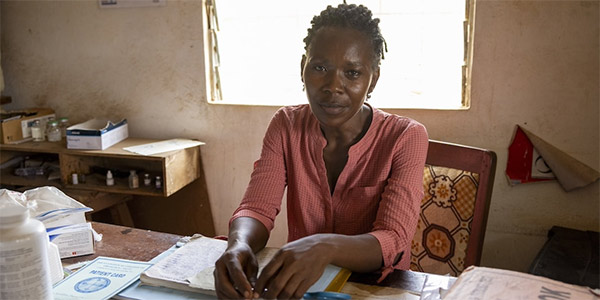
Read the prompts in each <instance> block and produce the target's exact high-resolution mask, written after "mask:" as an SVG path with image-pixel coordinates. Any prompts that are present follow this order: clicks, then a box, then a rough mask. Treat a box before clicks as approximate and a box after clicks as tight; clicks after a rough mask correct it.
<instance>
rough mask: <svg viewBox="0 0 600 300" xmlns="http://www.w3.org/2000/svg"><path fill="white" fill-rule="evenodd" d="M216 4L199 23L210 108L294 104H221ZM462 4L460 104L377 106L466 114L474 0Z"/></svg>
mask: <svg viewBox="0 0 600 300" xmlns="http://www.w3.org/2000/svg"><path fill="white" fill-rule="evenodd" d="M215 1H216V0H202V10H203V14H202V17H203V18H202V19H203V21H202V23H203V28H202V31H203V46H204V47H203V51H204V52H203V55H204V65H205V68H204V69H205V92H206V101H207V102H208V103H209V104H216V105H242V106H276V107H281V106H285V105H290V104H294V103H283V102H278V103H273V102H264V103H247V102H241V101H235V100H230V99H228V100H224V99H223V93H222V89H221V82H220V70H219V67H220V57H219V53H218V38H217V32H218V30H219V24H218V18H217V17H216V16H217V10H216V9H217V8H216V3H215ZM464 1H465V19H464V21H463V32H464V35H463V36H464V41H463V42H464V58H463V65H462V86H461V101H460V106H457V107H406V106H405V105H398V106H388V105H376V107H378V108H382V109H403V110H468V109H470V107H471V90H472V85H471V78H472V65H473V50H474V41H473V40H474V24H475V11H476V10H475V7H476V0H464Z"/></svg>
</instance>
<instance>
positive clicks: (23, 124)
mask: <svg viewBox="0 0 600 300" xmlns="http://www.w3.org/2000/svg"><path fill="white" fill-rule="evenodd" d="M50 118H55V115H54V110H52V109H50V108H30V109H24V110H18V111H11V112H8V113H6V115H5V114H4V113H3V116H2V126H1V127H0V135H1V136H2V143H3V144H18V143H22V142H26V141H29V140H31V139H32V137H31V126H32V125H33V122H34V121H36V120H40V122H41V123H42V124H43V125H44V127H45V125H46V123H47V122H48V120H50Z"/></svg>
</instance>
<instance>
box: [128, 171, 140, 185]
mask: <svg viewBox="0 0 600 300" xmlns="http://www.w3.org/2000/svg"><path fill="white" fill-rule="evenodd" d="M139 187H140V179H139V177H138V175H137V173H136V172H135V170H131V171H129V188H130V189H137V188H139Z"/></svg>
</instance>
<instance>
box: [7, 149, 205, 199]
mask: <svg viewBox="0 0 600 300" xmlns="http://www.w3.org/2000/svg"><path fill="white" fill-rule="evenodd" d="M157 141H158V140H152V139H138V138H129V139H126V140H124V141H122V142H120V143H118V144H116V145H114V146H112V147H110V148H108V149H106V150H75V149H67V148H66V146H65V142H64V141H61V142H25V143H22V144H14V145H9V144H2V145H0V154H2V156H4V157H3V158H2V161H6V160H7V157H8V156H10V157H14V156H15V155H32V154H36V153H38V154H44V153H45V154H54V155H57V157H58V161H59V164H60V177H61V178H60V181H56V180H48V179H46V177H45V176H32V177H20V176H15V175H13V171H12V170H2V172H1V175H2V177H1V178H0V183H1V184H6V185H19V186H30V187H38V186H44V185H53V186H57V187H59V188H60V187H63V188H68V189H74V190H91V191H99V192H106V193H119V194H130V195H146V196H163V197H168V196H170V195H172V194H174V193H175V192H177V191H178V190H180V189H181V188H183V187H184V186H186V185H188V184H189V183H191V182H192V181H194V180H196V179H197V178H199V177H200V173H201V170H200V146H196V147H190V148H186V149H181V150H176V151H169V152H164V153H158V154H155V155H148V156H144V155H139V154H135V153H131V152H128V151H125V150H123V148H125V147H130V146H136V145H142V144H147V143H153V142H157ZM106 170H112V172H113V174H115V175H118V174H128V173H129V170H136V171H137V173H138V176H139V179H140V187H139V188H136V189H130V188H129V186H128V180H127V177H119V176H115V185H114V186H107V185H106V177H105V176H106ZM73 173H77V174H85V176H86V180H85V183H83V182H82V183H80V184H76V185H74V184H72V180H71V178H72V177H71V175H72V174H73ZM144 173H148V174H150V175H151V178H152V186H144V185H143V181H144V180H143V175H144ZM156 176H160V177H161V178H162V188H161V189H156V188H155V187H154V178H155V177H156Z"/></svg>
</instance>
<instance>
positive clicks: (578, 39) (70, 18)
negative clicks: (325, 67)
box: [0, 0, 600, 270]
mask: <svg viewBox="0 0 600 300" xmlns="http://www.w3.org/2000/svg"><path fill="white" fill-rule="evenodd" d="M599 11H600V7H599V2H598V1H483V0H480V1H477V14H476V25H475V48H474V62H473V79H472V106H471V109H469V110H467V111H436V110H388V111H390V112H392V113H396V114H401V115H406V116H409V117H412V118H415V119H417V120H419V121H420V122H422V123H423V124H425V125H426V127H427V129H428V131H429V135H430V138H432V139H437V140H444V141H449V142H454V143H461V144H467V145H472V146H477V147H482V148H488V149H492V150H494V151H495V152H496V153H497V155H498V167H497V173H496V180H495V186H494V193H493V197H492V202H491V208H490V214H489V220H488V227H487V234H486V240H485V248H484V253H483V261H482V263H483V265H486V266H494V267H502V268H507V269H514V270H526V269H527V267H528V265H529V263H530V262H531V260H532V259H533V257H534V256H535V254H536V252H537V251H538V250H539V248H540V247H541V246H542V244H543V242H544V241H545V234H546V232H547V230H548V229H550V227H551V226H552V225H560V226H566V227H571V228H576V229H582V230H596V231H598V230H600V224H599V213H600V212H599V209H600V207H599V185H598V182H596V183H594V184H592V185H591V186H588V187H585V188H582V189H579V190H576V191H573V192H570V193H566V192H564V191H563V190H562V189H561V188H560V186H559V185H558V184H557V183H556V182H546V183H536V184H529V185H521V186H515V187H510V186H509V185H508V183H507V180H506V178H505V175H504V169H505V166H506V157H507V147H508V145H509V143H510V141H511V138H512V134H513V130H514V126H515V125H516V124H519V125H522V126H524V127H525V128H527V129H529V130H530V131H532V132H534V133H535V134H537V135H538V136H540V137H542V138H544V139H546V140H547V141H548V142H551V143H553V144H554V145H555V146H557V147H558V148H560V149H562V150H563V151H565V152H567V153H569V154H570V155H572V156H573V157H575V158H577V159H578V160H580V161H582V162H584V163H586V164H588V165H590V166H592V167H593V168H595V169H600V167H599V164H600V162H599V115H600V114H599V99H600V94H599V93H600V92H599V90H600V87H599V82H600V78H599V69H600V62H599V53H600V46H599V36H600V32H599V19H600V18H599ZM0 12H1V30H2V32H1V33H2V41H1V46H2V68H3V70H4V77H5V80H6V89H5V91H4V94H5V95H10V96H12V99H13V103H11V104H8V105H5V106H3V109H17V108H24V107H30V106H49V107H52V108H54V109H55V110H56V112H57V115H58V116H68V117H69V118H70V119H71V121H72V122H80V121H84V120H86V119H89V118H91V117H93V116H110V117H114V118H121V117H126V118H127V119H128V120H129V125H130V135H131V136H137V137H146V138H159V139H161V138H165V139H166V138H172V137H183V138H194V139H199V140H202V141H205V142H206V146H203V148H202V156H203V164H204V171H205V175H206V183H207V186H208V194H209V199H210V203H211V209H212V214H213V219H214V220H215V229H216V232H217V234H226V232H227V222H228V219H229V217H230V215H231V213H232V212H233V210H234V209H235V207H236V206H237V204H238V203H239V200H240V199H241V197H242V195H243V193H244V190H245V187H246V184H247V183H248V180H249V176H250V173H251V170H252V163H253V162H254V160H255V159H256V158H257V157H258V155H259V153H260V148H261V142H262V137H263V134H264V130H265V129H266V127H267V124H268V122H269V119H270V117H271V116H272V114H273V113H274V112H275V111H276V109H277V108H276V107H249V106H223V105H209V104H207V103H206V99H205V91H204V69H203V68H204V63H203V61H204V60H203V54H202V39H201V37H202V20H201V18H202V13H201V1H168V4H167V6H166V7H160V8H124V9H99V8H98V3H97V1H2V2H0ZM307 23H308V21H307ZM391 51H393V49H391ZM383 63H385V61H384V62H383ZM285 222H286V220H285V213H284V212H283V213H282V214H281V215H280V217H279V218H278V221H277V223H276V229H275V231H274V232H273V234H272V238H271V241H270V244H271V245H275V246H277V245H281V244H282V243H283V242H284V241H285V239H286V235H287V232H286V228H285Z"/></svg>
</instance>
